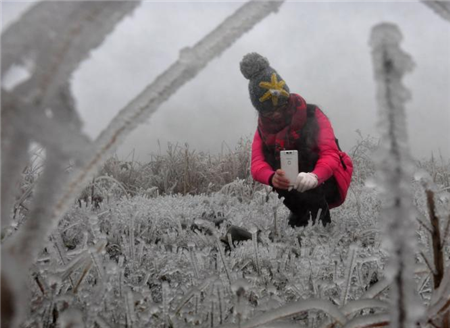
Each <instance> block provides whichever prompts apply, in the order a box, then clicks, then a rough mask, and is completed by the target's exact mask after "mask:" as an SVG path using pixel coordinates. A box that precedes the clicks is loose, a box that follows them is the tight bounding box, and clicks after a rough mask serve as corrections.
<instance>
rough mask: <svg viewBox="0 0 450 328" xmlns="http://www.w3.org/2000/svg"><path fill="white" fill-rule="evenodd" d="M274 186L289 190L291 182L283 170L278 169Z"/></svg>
mask: <svg viewBox="0 0 450 328" xmlns="http://www.w3.org/2000/svg"><path fill="white" fill-rule="evenodd" d="M272 185H273V186H274V187H275V188H277V189H289V180H288V178H286V176H285V173H284V171H283V170H281V169H278V170H276V171H275V174H274V175H273V178H272Z"/></svg>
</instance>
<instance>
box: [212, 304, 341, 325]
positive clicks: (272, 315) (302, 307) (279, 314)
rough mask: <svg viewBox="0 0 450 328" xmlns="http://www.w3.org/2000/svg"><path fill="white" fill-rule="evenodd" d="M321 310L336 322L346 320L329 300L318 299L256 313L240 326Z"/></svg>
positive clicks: (264, 322)
mask: <svg viewBox="0 0 450 328" xmlns="http://www.w3.org/2000/svg"><path fill="white" fill-rule="evenodd" d="M311 310H321V311H323V312H325V313H327V314H328V315H330V316H331V317H332V318H333V319H334V320H335V321H336V322H337V323H339V324H340V325H344V324H345V323H346V322H347V319H346V318H345V315H344V314H343V313H342V312H341V311H340V310H339V309H338V308H337V307H336V306H335V305H333V304H332V303H331V302H329V301H325V300H319V299H310V300H307V301H298V302H292V303H289V304H287V305H284V306H282V307H280V308H278V309H275V310H271V311H267V312H265V313H262V314H258V315H257V316H255V317H254V318H252V319H250V320H248V321H246V322H244V323H242V324H241V325H240V328H252V327H259V326H262V325H265V324H268V323H270V322H272V321H275V320H280V319H283V318H287V317H290V316H293V315H296V314H299V313H301V312H304V311H311ZM221 327H222V328H225V327H226V328H231V327H233V328H234V327H237V326H236V325H225V326H221Z"/></svg>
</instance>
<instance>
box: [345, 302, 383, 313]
mask: <svg viewBox="0 0 450 328" xmlns="http://www.w3.org/2000/svg"><path fill="white" fill-rule="evenodd" d="M389 306H390V305H389V303H387V302H385V301H380V300H369V299H359V300H357V301H352V302H349V303H347V304H346V305H344V306H343V307H342V308H341V311H342V313H344V314H345V315H346V316H348V315H350V314H352V313H355V312H358V311H361V310H364V309H376V308H378V309H384V310H386V309H388V308H389Z"/></svg>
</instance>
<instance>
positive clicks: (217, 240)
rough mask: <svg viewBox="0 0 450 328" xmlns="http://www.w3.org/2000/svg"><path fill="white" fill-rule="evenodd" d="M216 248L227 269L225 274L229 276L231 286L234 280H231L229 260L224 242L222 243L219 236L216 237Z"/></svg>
mask: <svg viewBox="0 0 450 328" xmlns="http://www.w3.org/2000/svg"><path fill="white" fill-rule="evenodd" d="M216 246H217V248H218V250H219V255H220V259H221V260H222V263H223V267H224V269H225V273H226V274H227V278H228V283H229V285H230V286H231V283H232V279H231V273H230V268H229V267H228V263H227V259H226V258H225V252H224V251H223V247H222V242H221V241H220V239H219V237H218V236H216Z"/></svg>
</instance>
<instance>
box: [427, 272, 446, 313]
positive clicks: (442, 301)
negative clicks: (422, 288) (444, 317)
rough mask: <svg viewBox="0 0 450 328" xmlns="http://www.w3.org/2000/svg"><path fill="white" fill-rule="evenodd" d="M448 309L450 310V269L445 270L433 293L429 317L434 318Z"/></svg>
mask: <svg viewBox="0 0 450 328" xmlns="http://www.w3.org/2000/svg"><path fill="white" fill-rule="evenodd" d="M446 311H450V270H447V271H446V272H445V275H444V277H443V279H442V281H441V284H440V286H439V288H438V289H436V290H435V292H434V293H433V297H432V299H431V302H430V306H429V307H428V313H427V314H428V318H429V320H432V319H434V318H435V317H436V316H438V315H441V314H444V313H445V312H446Z"/></svg>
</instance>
